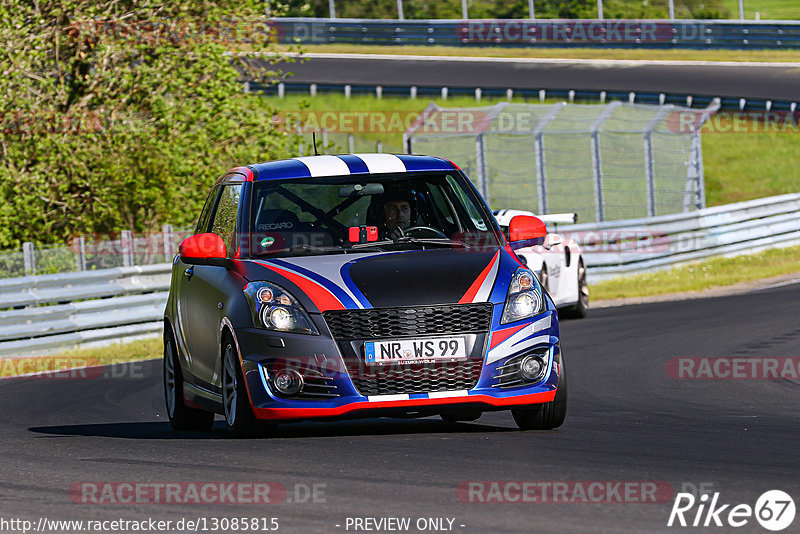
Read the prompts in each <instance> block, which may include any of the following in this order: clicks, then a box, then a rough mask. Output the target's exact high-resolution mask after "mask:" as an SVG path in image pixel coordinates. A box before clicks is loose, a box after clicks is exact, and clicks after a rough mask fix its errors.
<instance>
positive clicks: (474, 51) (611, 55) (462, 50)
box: [281, 0, 800, 62]
mask: <svg viewBox="0 0 800 534" xmlns="http://www.w3.org/2000/svg"><path fill="white" fill-rule="evenodd" d="M745 4H747V0H745ZM737 9H738V8H737ZM797 10H800V8H798V9H796V10H795V11H797ZM737 13H738V11H737ZM281 49H282V50H286V49H288V47H282V48H281ZM303 51H304V52H309V53H325V54H393V55H397V54H400V55H422V56H476V57H511V58H542V59H632V60H637V59H638V60H648V61H652V60H661V61H669V60H671V61H737V62H741V61H766V62H798V61H800V50H685V49H664V50H657V49H644V48H639V49H635V48H632V49H627V48H577V47H576V48H572V47H570V48H537V47H525V48H522V47H520V48H503V47H491V46H469V47H466V46H465V47H460V46H381V45H355V44H352V45H351V44H333V45H303Z"/></svg>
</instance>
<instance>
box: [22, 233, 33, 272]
mask: <svg viewBox="0 0 800 534" xmlns="http://www.w3.org/2000/svg"><path fill="white" fill-rule="evenodd" d="M22 260H23V262H24V263H25V274H26V275H28V276H33V275H35V274H36V255H35V254H34V249H33V243H30V242H28V241H26V242H24V243H23V244H22Z"/></svg>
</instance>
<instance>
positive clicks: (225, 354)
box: [222, 334, 268, 438]
mask: <svg viewBox="0 0 800 534" xmlns="http://www.w3.org/2000/svg"><path fill="white" fill-rule="evenodd" d="M222 405H223V414H224V415H225V426H226V428H227V429H228V431H229V432H230V433H231V434H233V435H234V436H236V437H238V438H251V437H257V436H260V435H263V434H265V431H266V430H267V429H268V426H267V425H266V424H264V423H263V422H261V421H259V420H258V419H256V418H255V416H254V415H253V410H252V409H251V408H250V400H249V398H248V396H247V390H246V387H245V384H244V377H243V375H242V366H241V365H240V363H239V355H238V352H237V351H236V346H235V345H234V343H233V338H232V337H231V336H230V334H225V336H224V337H223V339H222Z"/></svg>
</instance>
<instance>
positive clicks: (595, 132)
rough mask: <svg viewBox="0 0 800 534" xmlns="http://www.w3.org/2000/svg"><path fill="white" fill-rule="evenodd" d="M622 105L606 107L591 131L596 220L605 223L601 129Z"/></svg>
mask: <svg viewBox="0 0 800 534" xmlns="http://www.w3.org/2000/svg"><path fill="white" fill-rule="evenodd" d="M621 105H622V102H620V101H614V102H611V103H610V104H608V105H606V109H604V110H603V112H602V113H601V114H600V116H599V117H597V119H595V121H594V122H593V123H592V127H591V130H590V135H591V147H592V175H593V177H594V207H595V220H596V221H597V222H603V221H604V220H605V207H604V206H603V202H604V201H603V160H602V158H601V157H600V136H599V133H600V127H601V126H603V123H604V122H606V120H607V119H608V118H609V117H610V116H611V114H612V113H614V110H615V109H617V108H618V107H619V106H621Z"/></svg>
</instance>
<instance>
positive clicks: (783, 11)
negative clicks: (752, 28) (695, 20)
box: [722, 0, 800, 20]
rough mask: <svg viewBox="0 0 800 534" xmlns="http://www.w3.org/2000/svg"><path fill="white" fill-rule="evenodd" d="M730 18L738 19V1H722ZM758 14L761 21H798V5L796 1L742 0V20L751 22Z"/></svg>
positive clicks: (799, 10) (799, 13) (799, 12)
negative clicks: (757, 13)
mask: <svg viewBox="0 0 800 534" xmlns="http://www.w3.org/2000/svg"><path fill="white" fill-rule="evenodd" d="M722 5H723V6H724V7H725V8H727V9H728V11H730V14H731V17H732V18H736V19H738V18H739V0H722ZM756 11H758V12H759V14H760V17H761V20H798V19H800V3H798V2H797V1H796V0H744V18H745V19H746V20H753V19H755V18H756Z"/></svg>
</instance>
